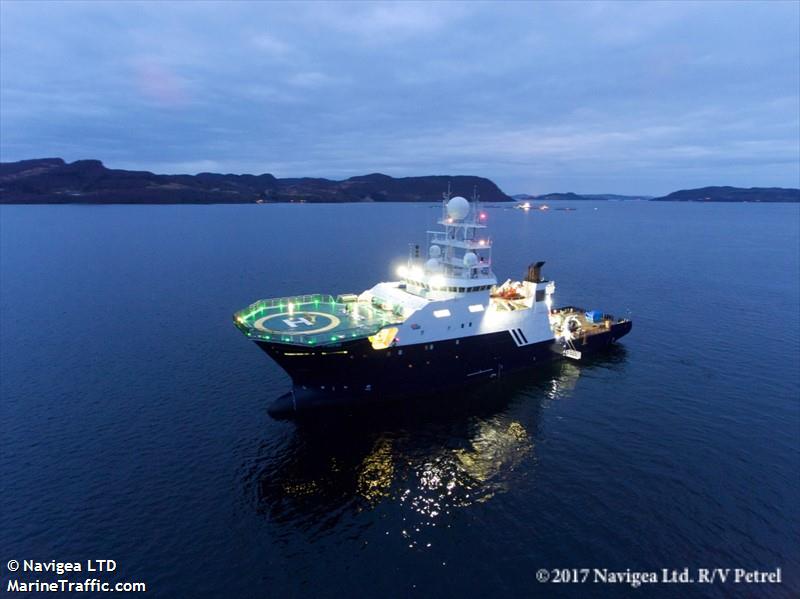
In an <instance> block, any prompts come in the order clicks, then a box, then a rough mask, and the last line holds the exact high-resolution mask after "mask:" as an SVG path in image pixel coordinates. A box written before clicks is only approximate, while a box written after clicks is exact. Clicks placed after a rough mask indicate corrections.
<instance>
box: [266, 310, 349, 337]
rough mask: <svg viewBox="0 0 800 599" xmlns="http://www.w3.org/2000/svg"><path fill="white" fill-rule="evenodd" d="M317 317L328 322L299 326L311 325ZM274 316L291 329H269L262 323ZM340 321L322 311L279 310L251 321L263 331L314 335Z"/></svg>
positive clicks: (333, 327) (333, 326) (330, 328)
mask: <svg viewBox="0 0 800 599" xmlns="http://www.w3.org/2000/svg"><path fill="white" fill-rule="evenodd" d="M307 316H311V317H312V318H305V317H307ZM317 317H322V318H327V319H328V321H329V324H327V325H325V326H323V327H318V328H316V329H306V328H300V325H301V324H307V325H312V324H313V323H314V322H315V321H316V319H317ZM274 318H280V319H281V320H282V321H283V322H285V323H286V324H287V325H288V326H289V327H291V328H292V329H293V330H281V329H270V328H267V327H266V326H264V323H265V322H266V321H267V320H272V319H274ZM341 323H342V321H341V320H339V318H338V317H336V316H334V315H333V314H326V313H324V312H294V313H292V314H289V313H288V312H279V313H278V314H270V315H269V316H264V317H263V318H259V319H258V320H256V321H255V322H254V323H253V326H254V327H255V328H257V329H259V330H261V331H264V332H265V333H278V334H281V335H316V334H317V333H325V332H326V331H331V330H333V329H335V328H336V327H338V326H339V325H340V324H341Z"/></svg>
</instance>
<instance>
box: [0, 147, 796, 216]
mask: <svg viewBox="0 0 800 599" xmlns="http://www.w3.org/2000/svg"><path fill="white" fill-rule="evenodd" d="M448 189H449V190H450V191H451V192H452V194H453V195H462V196H465V197H467V198H470V197H472V196H473V194H477V196H478V197H479V198H480V199H481V201H483V202H489V203H492V202H503V203H513V202H514V201H515V200H516V201H532V202H540V203H545V202H556V201H576V202H583V201H652V202H665V201H672V202H698V203H760V204H763V203H797V202H800V189H793V188H780V187H752V188H749V189H747V188H740V187H725V186H719V187H702V188H698V189H682V190H679V191H675V192H672V193H670V194H668V195H666V196H662V197H651V196H644V195H637V196H632V195H620V194H576V193H573V192H565V193H548V194H540V195H528V194H518V195H515V196H509V195H507V194H505V193H504V192H503V191H502V190H500V188H499V187H498V186H497V185H496V184H495V183H494V182H493V181H491V180H490V179H487V178H485V177H477V176H471V175H454V176H451V175H430V176H420V177H397V178H395V177H390V176H388V175H383V174H380V173H373V174H369V175H363V176H357V177H350V178H349V179H344V180H341V181H335V180H331V179H324V178H312V177H300V178H282V179H279V178H277V177H275V176H273V175H271V174H269V173H264V174H261V175H247V174H245V175H235V174H219V173H199V174H197V175H158V174H154V173H151V172H149V171H128V170H123V169H109V168H106V167H105V166H104V165H103V163H102V162H100V161H99V160H77V161H75V162H72V163H67V162H65V161H64V160H63V159H61V158H37V159H31V160H21V161H17V162H2V163H0V204H5V205H11V204H43V205H45V204H46V205H58V204H80V205H160V204H162V205H182V204H189V205H212V204H355V203H426V202H439V201H441V199H442V192H444V191H446V190H448Z"/></svg>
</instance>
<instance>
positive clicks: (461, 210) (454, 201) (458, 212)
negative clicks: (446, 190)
mask: <svg viewBox="0 0 800 599" xmlns="http://www.w3.org/2000/svg"><path fill="white" fill-rule="evenodd" d="M467 214H469V202H468V201H467V198H462V197H461V196H456V197H454V198H451V199H450V201H449V202H447V216H449V217H450V218H452V219H453V220H463V219H464V218H465V217H466V216H467Z"/></svg>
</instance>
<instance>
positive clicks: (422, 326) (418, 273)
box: [358, 196, 555, 349]
mask: <svg viewBox="0 0 800 599" xmlns="http://www.w3.org/2000/svg"><path fill="white" fill-rule="evenodd" d="M486 218H487V217H486V213H485V212H483V211H482V210H481V208H480V203H479V202H478V201H477V199H474V200H473V202H471V203H470V202H469V201H468V200H466V199H465V198H463V197H460V196H456V197H453V198H450V197H448V196H445V201H444V202H443V205H442V217H441V219H440V220H439V221H438V222H439V224H440V225H442V227H443V230H440V231H428V250H427V256H425V257H423V256H420V255H419V248H418V246H414V247H413V248H412V250H411V252H410V254H411V255H410V256H409V258H408V263H407V264H406V265H404V266H401V267H400V268H399V269H398V275H399V276H400V277H401V279H400V280H399V281H394V282H384V283H379V284H377V285H375V286H374V287H372V288H371V289H369V290H367V291H365V292H364V293H362V294H361V295H360V296H359V298H358V299H359V301H360V302H370V303H373V304H377V305H380V306H382V307H383V308H384V309H386V310H389V311H391V312H393V313H394V314H396V315H397V317H398V322H395V323H393V324H391V325H389V326H387V327H384V328H383V329H382V330H381V331H379V332H378V333H377V334H376V335H375V336H374V337H373V338H372V340H373V341H372V342H373V346H374V347H376V349H378V348H381V347H388V346H390V345H391V346H393V347H402V346H405V345H414V344H419V343H434V342H436V341H442V340H448V339H459V338H463V337H469V336H472V335H483V334H488V333H498V332H503V331H507V332H508V334H509V335H510V336H511V338H512V339H513V340H514V343H516V344H517V345H518V346H522V345H530V344H532V343H539V342H543V341H552V340H553V339H554V335H553V331H552V328H551V323H550V308H551V306H552V294H553V292H554V291H555V284H554V283H553V282H549V281H543V280H541V278H540V276H539V274H540V268H541V265H542V263H537V264H536V265H532V266H531V268H530V269H529V272H528V276H527V277H526V280H524V281H520V282H516V281H511V280H507V281H506V282H505V283H503V284H502V285H499V286H498V284H497V278H496V277H495V274H494V272H493V270H492V240H491V238H490V237H489V236H488V234H487V227H486Z"/></svg>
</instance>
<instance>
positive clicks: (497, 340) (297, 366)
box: [256, 321, 631, 417]
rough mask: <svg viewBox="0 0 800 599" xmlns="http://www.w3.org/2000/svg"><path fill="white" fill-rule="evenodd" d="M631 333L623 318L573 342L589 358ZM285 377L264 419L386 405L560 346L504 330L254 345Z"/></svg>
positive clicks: (473, 379) (505, 369) (499, 371)
mask: <svg viewBox="0 0 800 599" xmlns="http://www.w3.org/2000/svg"><path fill="white" fill-rule="evenodd" d="M630 330H631V322H630V321H621V322H617V323H614V324H613V325H612V326H611V328H609V329H608V330H606V331H603V332H599V333H595V334H593V335H589V336H587V337H585V338H584V339H580V340H576V341H575V342H574V344H573V345H574V348H575V349H576V350H578V351H580V352H581V353H582V354H590V353H593V352H596V351H599V350H602V349H603V348H605V347H608V346H609V345H611V344H613V343H614V342H615V341H616V340H617V339H619V338H621V337H623V336H624V335H626V334H627V333H628V332H629V331H630ZM256 343H257V344H258V346H259V347H260V348H261V349H262V350H264V351H265V352H266V353H267V354H268V355H269V356H270V357H271V358H272V359H273V360H275V361H276V362H277V363H278V364H279V365H280V366H281V367H282V368H283V369H284V370H285V371H286V372H287V373H288V374H289V376H290V377H291V378H292V382H293V387H292V391H291V392H289V393H287V394H286V395H284V396H282V397H281V398H279V399H278V400H277V401H276V402H275V403H274V404H273V405H272V406H271V407H270V409H269V412H270V414H271V415H272V416H275V417H281V416H291V415H292V414H293V413H295V412H298V411H301V410H307V409H313V408H320V407H334V406H342V405H349V404H354V403H355V404H357V403H362V404H363V403H373V402H380V401H391V400H396V399H400V398H402V397H404V396H409V395H419V394H426V393H434V392H436V391H439V390H444V389H448V388H454V387H459V386H463V385H471V384H475V383H478V382H480V381H486V380H492V379H497V378H499V377H502V376H503V375H504V374H505V373H509V372H514V371H518V370H521V369H524V368H531V367H535V366H537V365H539V364H543V363H547V362H550V361H552V360H554V359H560V358H562V356H563V350H564V347H563V346H562V345H561V344H560V343H557V342H553V341H547V342H543V343H534V344H530V345H524V346H517V344H516V343H515V342H514V339H513V337H512V336H511V334H510V333H509V332H507V331H504V332H500V333H491V334H487V335H475V336H471V337H464V338H461V339H453V340H447V341H438V342H434V343H421V344H416V345H409V346H404V347H392V348H388V349H384V350H375V349H373V348H372V346H371V345H370V342H369V341H368V340H367V339H363V338H362V339H355V340H353V341H343V342H342V343H339V344H335V345H326V346H324V347H315V348H313V349H312V348H304V347H298V346H289V345H286V344H281V343H270V342H268V341H256Z"/></svg>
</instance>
